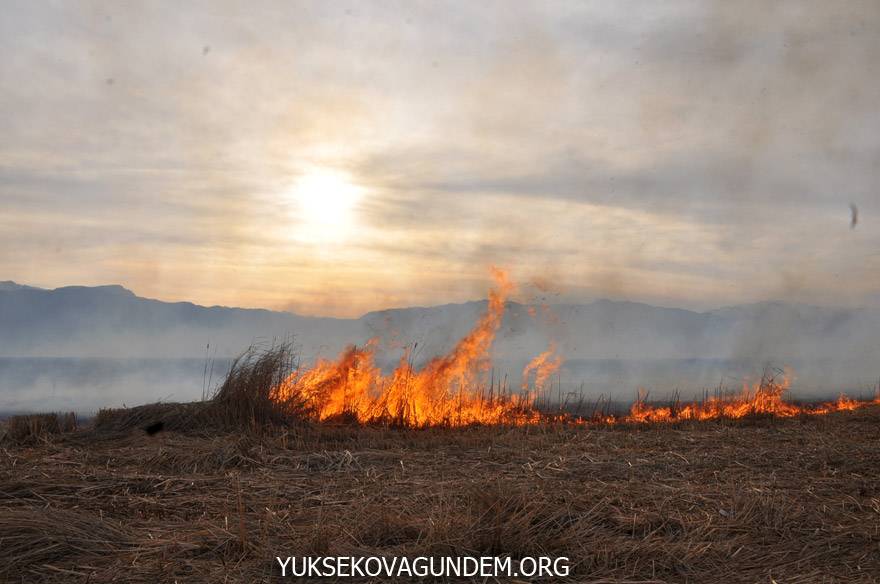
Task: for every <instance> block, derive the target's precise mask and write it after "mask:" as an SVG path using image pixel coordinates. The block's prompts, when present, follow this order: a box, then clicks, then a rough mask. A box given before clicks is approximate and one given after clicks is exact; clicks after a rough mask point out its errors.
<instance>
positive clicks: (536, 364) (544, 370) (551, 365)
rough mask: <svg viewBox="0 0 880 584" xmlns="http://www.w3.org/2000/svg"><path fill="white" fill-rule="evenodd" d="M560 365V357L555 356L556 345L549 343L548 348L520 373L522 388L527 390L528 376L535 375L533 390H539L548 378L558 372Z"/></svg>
mask: <svg viewBox="0 0 880 584" xmlns="http://www.w3.org/2000/svg"><path fill="white" fill-rule="evenodd" d="M561 365H562V357H560V356H559V355H558V354H556V343H553V342H551V343H550V348H549V349H547V350H546V351H544V352H543V353H541V354H540V355H538V356H537V357H535V358H534V359H532V360H531V361H529V364H528V365H526V366H525V368H524V369H523V372H522V388H523V390H528V388H529V376H530V375H531V373H532V372H533V371H534V373H535V383H534V388H535V390H540V389H541V388H543V387H544V384H545V383H546V382H547V380H548V379H550V376H551V375H553V374H554V373H556V371H558V370H559V367H560V366H561Z"/></svg>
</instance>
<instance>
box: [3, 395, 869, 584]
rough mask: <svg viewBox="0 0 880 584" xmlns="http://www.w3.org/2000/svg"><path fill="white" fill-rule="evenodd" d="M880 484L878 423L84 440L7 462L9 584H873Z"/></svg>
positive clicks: (335, 430)
mask: <svg viewBox="0 0 880 584" xmlns="http://www.w3.org/2000/svg"><path fill="white" fill-rule="evenodd" d="M153 414H155V412H153ZM143 415H144V419H143V420H141V421H143V422H147V421H148V420H147V418H150V416H148V415H146V414H143ZM200 415H201V414H200ZM117 421H118V420H117ZM105 423H107V421H106V420H105ZM172 426H173V424H172ZM878 478H880V407H866V408H864V409H861V410H859V411H855V412H841V413H836V414H832V415H829V416H821V417H809V418H803V419H790V420H775V419H766V418H762V419H752V420H745V421H718V422H711V423H683V424H678V425H671V424H666V425H662V424H661V425H654V426H640V425H634V426H630V427H623V426H621V427H599V428H585V427H568V426H564V425H551V426H534V427H525V428H499V427H492V428H490V427H483V428H479V427H475V428H462V429H433V430H418V431H416V430H400V429H383V428H361V427H353V426H338V427H328V426H317V425H308V424H301V425H297V426H287V427H283V428H277V427H276V428H275V429H274V430H272V431H264V432H256V431H254V430H253V429H251V430H247V431H245V430H238V431H225V432H220V431H213V432H195V433H193V432H189V433H184V432H179V431H176V430H173V429H170V430H164V431H161V432H158V433H156V434H155V435H153V436H150V435H148V434H147V433H146V432H144V431H143V429H142V427H141V426H140V425H138V424H132V425H130V427H128V428H115V427H114V428H113V431H109V430H107V429H106V428H105V429H104V430H101V431H98V430H96V429H95V428H86V429H80V430H78V431H75V432H72V433H64V434H61V435H49V437H48V438H45V437H44V438H43V439H42V440H40V441H38V442H30V443H23V444H12V443H10V442H9V441H7V442H6V443H4V445H3V448H2V449H0V581H3V582H28V583H30V582H83V583H85V582H89V583H96V582H135V583H137V582H143V583H148V582H149V583H155V582H169V583H170V582H268V581H275V580H278V579H280V578H279V571H278V568H277V566H276V565H275V562H274V557H275V556H276V555H280V556H288V555H411V556H415V555H438V556H444V555H465V554H467V555H503V554H511V555H513V556H536V555H550V556H567V557H569V558H570V559H571V563H572V565H573V570H572V573H571V576H570V578H569V581H571V582H642V583H645V582H772V581H775V582H778V583H780V584H781V583H795V582H875V581H878V578H880V484H878ZM348 581H352V580H350V579H349V580H348ZM545 581H553V580H545Z"/></svg>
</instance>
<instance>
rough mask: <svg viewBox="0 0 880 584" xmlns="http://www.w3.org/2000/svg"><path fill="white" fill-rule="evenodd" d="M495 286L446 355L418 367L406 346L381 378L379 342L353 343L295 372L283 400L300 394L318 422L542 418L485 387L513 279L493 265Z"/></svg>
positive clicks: (516, 399)
mask: <svg viewBox="0 0 880 584" xmlns="http://www.w3.org/2000/svg"><path fill="white" fill-rule="evenodd" d="M492 275H493V277H494V279H495V287H494V288H493V289H492V290H490V291H489V300H488V306H487V309H486V312H485V314H483V315H482V316H481V317H480V319H479V320H478V321H477V323H476V325H475V326H474V328H473V329H472V330H471V331H470V332H469V333H468V334H467V335H465V336H464V337H463V338H462V339H461V340H459V341H458V343H457V344H456V345H455V347H454V348H453V349H452V351H450V352H449V353H448V354H446V355H443V356H439V357H435V358H434V359H432V360H431V361H429V362H428V363H427V364H426V365H425V366H424V367H423V368H422V369H420V370H416V369H415V368H414V367H413V365H412V362H411V352H410V350H406V351H405V352H404V354H403V356H402V357H401V359H400V363H399V365H398V366H397V368H396V369H395V370H394V372H393V373H391V374H390V375H383V374H382V372H381V370H380V369H379V367H377V366H376V364H375V358H374V357H375V349H376V345H377V341H376V340H375V339H374V340H372V341H370V342H368V343H367V344H366V345H365V346H364V347H356V346H350V347H348V348H347V349H345V351H343V352H342V354H341V355H340V356H339V358H338V359H337V360H336V361H327V360H321V361H318V363H316V364H315V366H314V367H312V368H311V369H308V370H305V371H295V372H294V373H293V374H292V375H290V376H289V377H288V378H287V379H286V380H285V381H284V382H283V383H281V385H280V386H279V387H278V390H277V397H278V398H283V399H291V398H298V399H299V401H301V402H303V403H304V404H305V405H306V407H307V409H308V410H309V411H311V412H313V413H314V415H315V417H316V418H317V419H318V420H322V421H323V420H333V419H342V418H348V419H354V420H356V421H358V422H361V423H373V422H388V423H394V424H399V425H404V426H410V427H422V426H438V425H446V426H461V425H468V424H476V423H482V424H501V423H509V424H524V423H529V422H537V421H539V420H540V419H541V415H540V414H539V412H537V410H536V409H535V408H533V407H532V404H531V403H530V401H528V400H526V399H524V398H522V397H520V396H517V395H504V394H503V393H502V392H499V395H496V394H495V387H494V383H493V384H492V385H491V386H490V387H489V388H487V387H486V383H485V381H486V379H485V378H486V372H487V371H488V370H489V368H490V366H491V362H490V359H489V352H490V349H491V347H492V343H493V341H494V339H495V334H496V333H497V331H498V328H499V327H500V326H501V321H502V318H503V317H504V306H505V302H506V300H507V297H508V296H509V294H510V293H511V292H512V291H513V288H514V287H513V284H512V283H511V282H510V279H509V278H508V276H507V274H506V273H505V272H504V271H502V270H499V269H495V268H493V270H492Z"/></svg>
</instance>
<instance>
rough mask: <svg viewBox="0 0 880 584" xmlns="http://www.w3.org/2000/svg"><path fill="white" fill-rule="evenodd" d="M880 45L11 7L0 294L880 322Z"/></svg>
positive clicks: (819, 14) (653, 7) (869, 22)
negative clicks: (555, 308)
mask: <svg viewBox="0 0 880 584" xmlns="http://www.w3.org/2000/svg"><path fill="white" fill-rule="evenodd" d="M878 30H880V4H878V3H877V2H876V1H874V0H868V1H864V2H859V1H857V0H853V1H848V2H827V1H821V2H810V1H800V0H798V1H792V2H786V1H778V2H763V1H759V2H748V1H743V2H725V1H723V0H718V1H711V0H696V1H669V2H644V3H642V2H608V1H598V2H580V1H578V2H566V1H555V2H538V1H535V2H525V1H497V2H493V1H485V2H467V1H456V2H439V1H435V2H414V1H406V2H403V1H400V2H390V1H389V2H383V1H370V2H367V1H363V2H343V1H333V2H324V1H314V2H297V1H279V2H265V1H264V2H260V1H256V2H254V1H249V2H223V1H211V2H195V1H193V2H186V3H180V2H172V1H168V2H163V1H153V2H139V3H138V2H76V3H74V2H35V1H31V0H26V1H18V0H4V2H3V17H2V18H0V112H2V113H0V134H2V136H3V139H2V140H0V280H6V279H11V280H15V281H18V282H20V283H27V284H32V285H39V286H45V287H56V286H63V285H71V284H82V285H98V284H110V283H114V284H122V285H124V286H126V287H128V288H130V289H132V290H134V291H135V292H136V293H138V294H140V295H142V296H148V297H152V298H159V299H163V300H191V301H194V302H197V303H200V304H206V305H214V304H222V305H232V306H246V307H265V308H272V309H283V310H292V311H296V312H299V313H302V314H319V315H333V316H356V315H359V314H362V313H364V312H366V311H369V310H375V309H381V308H387V307H397V306H410V305H432V304H439V303H447V302H460V301H464V300H470V299H474V298H481V297H485V291H486V288H487V286H488V285H489V283H490V277H489V266H491V265H497V266H501V267H504V268H506V269H508V270H509V271H510V272H511V275H512V277H513V278H514V279H515V280H516V281H517V282H519V283H520V284H521V285H520V288H519V290H518V292H517V295H516V297H517V298H519V299H522V300H530V299H534V298H541V299H543V298H547V297H550V298H551V299H552V300H554V301H571V302H576V301H586V300H589V299H592V298H597V297H608V298H614V299H629V300H637V301H645V302H650V303H654V304H659V305H667V306H680V307H687V308H695V309H706V308H714V307H718V306H724V305H730V304H738V303H746V302H756V301H762V300H769V299H782V300H791V301H798V302H808V303H814V304H830V305H880V228H878V226H880V220H878V218H880V107H877V104H878V103H880V75H878V74H877V73H878V71H877V68H878V65H877V64H878V63H880V35H878V34H877V31H878ZM851 204H853V205H856V207H857V208H858V218H859V220H858V223H857V224H856V225H855V227H854V228H853V226H852V221H851V219H852V217H851V209H850V205H851Z"/></svg>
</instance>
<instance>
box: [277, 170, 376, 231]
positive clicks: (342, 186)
mask: <svg viewBox="0 0 880 584" xmlns="http://www.w3.org/2000/svg"><path fill="white" fill-rule="evenodd" d="M364 192H365V191H364V189H363V187H361V186H359V185H357V184H356V183H355V182H354V181H353V180H352V178H351V176H350V175H348V173H345V172H342V171H338V170H331V169H324V168H319V169H313V170H310V171H309V172H307V173H305V174H303V175H302V176H300V177H299V179H298V180H297V181H296V182H295V183H294V185H293V186H292V187H291V188H290V191H289V193H288V196H289V199H290V200H291V202H293V203H294V205H293V209H292V211H293V213H294V215H295V218H296V220H297V221H296V222H297V224H298V226H299V227H300V228H301V234H302V235H304V236H305V237H307V238H308V239H310V240H319V241H332V240H341V239H344V238H345V237H346V236H347V235H348V234H349V232H350V231H351V228H352V226H353V219H354V212H355V210H356V207H357V205H358V203H359V202H360V200H361V199H362V198H363V196H364Z"/></svg>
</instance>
